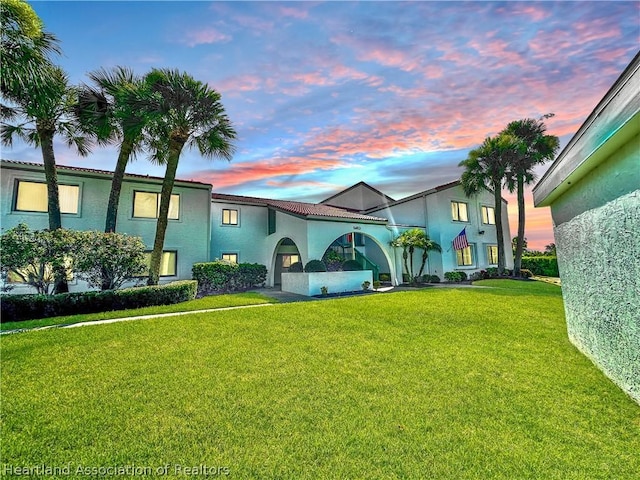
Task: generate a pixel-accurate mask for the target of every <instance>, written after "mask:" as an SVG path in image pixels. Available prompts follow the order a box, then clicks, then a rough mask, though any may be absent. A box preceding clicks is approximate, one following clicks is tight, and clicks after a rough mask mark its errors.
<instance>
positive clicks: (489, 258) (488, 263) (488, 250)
mask: <svg viewBox="0 0 640 480" xmlns="http://www.w3.org/2000/svg"><path fill="white" fill-rule="evenodd" d="M492 248H495V249H496V261H495V262H491V257H492V255H491V249H492ZM486 251H487V265H498V245H487V249H486Z"/></svg>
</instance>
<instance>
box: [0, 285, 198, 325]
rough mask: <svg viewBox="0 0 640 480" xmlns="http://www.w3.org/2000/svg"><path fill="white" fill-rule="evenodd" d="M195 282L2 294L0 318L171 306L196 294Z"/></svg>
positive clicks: (40, 316)
mask: <svg viewBox="0 0 640 480" xmlns="http://www.w3.org/2000/svg"><path fill="white" fill-rule="evenodd" d="M197 289H198V284H197V282H196V281H194V280H182V281H179V282H173V283H168V284H165V285H154V286H146V287H133V288H124V289H122V290H105V291H102V292H97V291H91V292H74V293H60V294H58V295H41V294H37V295H3V296H2V297H1V298H2V301H1V302H0V308H1V314H2V317H1V321H2V322H17V321H21V320H32V319H37V318H47V317H58V316H62V315H74V314H79V313H97V312H106V311H111V310H126V309H129V308H142V307H149V306H153V305H170V304H174V303H180V302H186V301H187V300H193V299H194V298H195V297H196V291H197Z"/></svg>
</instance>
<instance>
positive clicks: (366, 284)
mask: <svg viewBox="0 0 640 480" xmlns="http://www.w3.org/2000/svg"><path fill="white" fill-rule="evenodd" d="M370 286H371V282H370V281H369V280H365V281H364V282H362V290H369V287H370Z"/></svg>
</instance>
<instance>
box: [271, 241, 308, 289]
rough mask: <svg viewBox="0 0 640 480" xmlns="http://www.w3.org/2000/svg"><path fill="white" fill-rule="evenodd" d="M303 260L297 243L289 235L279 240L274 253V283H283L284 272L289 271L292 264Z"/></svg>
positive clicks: (277, 284)
mask: <svg viewBox="0 0 640 480" xmlns="http://www.w3.org/2000/svg"><path fill="white" fill-rule="evenodd" d="M300 261H302V258H301V257H300V251H299V250H298V247H297V245H296V243H295V242H294V241H293V240H291V239H290V238H288V237H285V238H283V239H282V240H280V241H279V242H278V245H277V246H276V248H275V251H274V254H273V263H272V266H273V284H274V286H279V285H280V284H281V283H282V273H283V272H287V271H289V267H290V266H291V264H293V263H296V262H300Z"/></svg>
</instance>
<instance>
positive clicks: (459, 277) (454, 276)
mask: <svg viewBox="0 0 640 480" xmlns="http://www.w3.org/2000/svg"><path fill="white" fill-rule="evenodd" d="M444 279H445V280H446V281H447V282H450V283H460V282H462V281H463V280H466V279H467V274H466V273H464V272H446V273H445V274H444Z"/></svg>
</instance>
